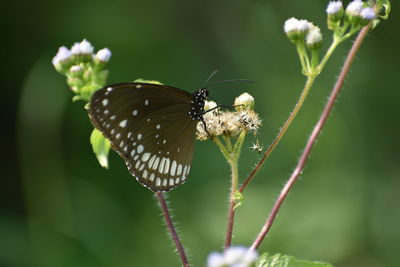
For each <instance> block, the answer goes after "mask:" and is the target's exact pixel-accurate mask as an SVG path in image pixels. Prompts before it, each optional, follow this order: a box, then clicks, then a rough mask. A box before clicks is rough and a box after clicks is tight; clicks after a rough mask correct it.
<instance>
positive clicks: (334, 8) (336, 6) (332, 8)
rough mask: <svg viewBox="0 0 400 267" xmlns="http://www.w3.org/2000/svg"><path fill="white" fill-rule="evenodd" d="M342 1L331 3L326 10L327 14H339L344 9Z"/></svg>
mask: <svg viewBox="0 0 400 267" xmlns="http://www.w3.org/2000/svg"><path fill="white" fill-rule="evenodd" d="M342 7H343V6H342V1H330V2H329V4H328V7H327V8H326V13H328V14H329V15H332V14H336V13H338V12H339V11H340V10H341V8H342Z"/></svg>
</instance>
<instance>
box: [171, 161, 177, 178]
mask: <svg viewBox="0 0 400 267" xmlns="http://www.w3.org/2000/svg"><path fill="white" fill-rule="evenodd" d="M175 172H176V161H175V160H174V161H173V162H172V165H171V175H172V176H175Z"/></svg>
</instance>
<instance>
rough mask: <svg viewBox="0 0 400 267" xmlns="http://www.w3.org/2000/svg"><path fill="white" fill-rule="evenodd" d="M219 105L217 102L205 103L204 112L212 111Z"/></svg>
mask: <svg viewBox="0 0 400 267" xmlns="http://www.w3.org/2000/svg"><path fill="white" fill-rule="evenodd" d="M217 106H218V105H217V103H216V102H215V101H207V100H206V101H205V102H204V110H205V111H207V110H210V109H215V108H216V107H217Z"/></svg>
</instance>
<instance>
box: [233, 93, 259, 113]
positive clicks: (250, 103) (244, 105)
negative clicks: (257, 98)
mask: <svg viewBox="0 0 400 267" xmlns="http://www.w3.org/2000/svg"><path fill="white" fill-rule="evenodd" d="M234 105H235V109H236V110H238V111H239V110H244V109H254V97H252V96H251V95H250V94H248V93H243V94H241V95H240V96H238V97H236V98H235V102H234Z"/></svg>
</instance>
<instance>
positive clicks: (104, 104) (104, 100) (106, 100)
mask: <svg viewBox="0 0 400 267" xmlns="http://www.w3.org/2000/svg"><path fill="white" fill-rule="evenodd" d="M101 103H102V104H103V106H107V105H108V99H107V98H104V99H103V101H101Z"/></svg>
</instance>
